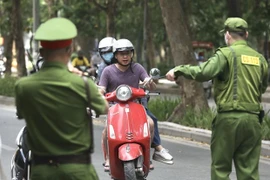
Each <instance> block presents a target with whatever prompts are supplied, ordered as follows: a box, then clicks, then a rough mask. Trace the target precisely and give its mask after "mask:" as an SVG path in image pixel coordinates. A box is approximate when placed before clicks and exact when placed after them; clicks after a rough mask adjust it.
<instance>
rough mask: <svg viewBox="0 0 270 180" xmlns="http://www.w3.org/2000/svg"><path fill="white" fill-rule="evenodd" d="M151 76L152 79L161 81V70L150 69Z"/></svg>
mask: <svg viewBox="0 0 270 180" xmlns="http://www.w3.org/2000/svg"><path fill="white" fill-rule="evenodd" d="M149 75H150V76H151V77H152V79H160V70H159V69H158V68H152V69H150V72H149Z"/></svg>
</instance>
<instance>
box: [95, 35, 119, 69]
mask: <svg viewBox="0 0 270 180" xmlns="http://www.w3.org/2000/svg"><path fill="white" fill-rule="evenodd" d="M115 42H116V39H115V38H113V37H105V38H103V39H101V40H100V42H99V44H98V52H99V55H100V57H101V58H102V59H103V60H104V62H105V63H106V64H107V65H110V64H112V59H113V52H112V50H113V44H114V43H115Z"/></svg>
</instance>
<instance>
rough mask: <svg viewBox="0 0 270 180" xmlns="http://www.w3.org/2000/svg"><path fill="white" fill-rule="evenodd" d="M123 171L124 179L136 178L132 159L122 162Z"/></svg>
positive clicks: (131, 179)
mask: <svg viewBox="0 0 270 180" xmlns="http://www.w3.org/2000/svg"><path fill="white" fill-rule="evenodd" d="M124 173H125V180H134V179H137V178H136V172H135V164H134V161H125V162H124Z"/></svg>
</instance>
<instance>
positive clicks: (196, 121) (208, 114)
mask: <svg viewBox="0 0 270 180" xmlns="http://www.w3.org/2000/svg"><path fill="white" fill-rule="evenodd" d="M215 115H216V111H215V109H205V110H201V111H200V112H197V113H196V112H195V111H194V109H192V108H190V109H187V110H186V114H185V116H184V118H183V119H181V120H179V119H177V120H174V122H175V123H178V124H181V125H184V126H190V127H195V128H200V129H211V125H212V121H213V119H214V117H215Z"/></svg>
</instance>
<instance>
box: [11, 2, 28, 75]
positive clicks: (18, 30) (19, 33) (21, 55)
mask: <svg viewBox="0 0 270 180" xmlns="http://www.w3.org/2000/svg"><path fill="white" fill-rule="evenodd" d="M20 2H21V1H17V0H13V18H12V21H13V24H14V26H13V28H14V31H15V32H14V40H15V46H16V59H17V63H18V66H17V70H18V76H19V77H21V76H26V75H27V72H26V66H25V50H24V43H23V27H22V18H21V3H20Z"/></svg>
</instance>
